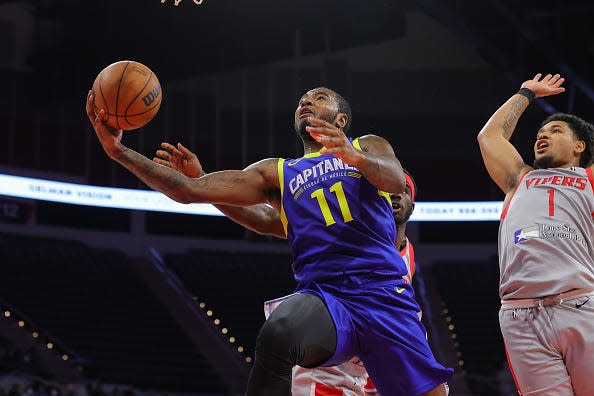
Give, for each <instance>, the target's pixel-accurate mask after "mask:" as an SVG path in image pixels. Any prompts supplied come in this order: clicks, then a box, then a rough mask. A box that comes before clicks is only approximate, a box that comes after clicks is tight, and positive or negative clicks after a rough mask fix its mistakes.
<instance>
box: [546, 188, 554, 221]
mask: <svg viewBox="0 0 594 396" xmlns="http://www.w3.org/2000/svg"><path fill="white" fill-rule="evenodd" d="M547 192H548V193H549V216H551V217H553V216H555V190H553V189H552V188H549V189H548V190H547Z"/></svg>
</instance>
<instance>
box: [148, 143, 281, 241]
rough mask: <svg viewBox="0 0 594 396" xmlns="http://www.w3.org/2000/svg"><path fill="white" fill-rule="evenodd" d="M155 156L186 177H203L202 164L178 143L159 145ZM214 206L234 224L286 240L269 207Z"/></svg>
mask: <svg viewBox="0 0 594 396" xmlns="http://www.w3.org/2000/svg"><path fill="white" fill-rule="evenodd" d="M155 155H156V156H155V158H153V161H154V162H156V163H157V164H160V165H163V166H167V167H169V168H171V169H174V170H176V171H178V172H181V173H183V174H184V175H186V176H188V177H192V178H196V177H200V176H204V175H205V172H204V169H203V168H202V164H201V163H200V160H199V159H198V157H197V156H196V154H194V153H193V152H192V151H190V150H188V149H187V148H186V147H185V146H183V145H182V144H181V143H178V144H177V146H173V145H172V144H169V143H161V150H157V152H156V154H155ZM215 206H216V207H217V209H219V210H220V211H221V212H223V214H225V216H227V217H228V218H230V219H231V220H233V221H234V222H236V223H238V224H240V225H242V226H244V227H245V228H248V229H250V230H252V231H254V232H257V233H258V234H262V235H274V236H276V237H279V238H286V236H285V231H284V228H283V225H282V223H281V220H280V216H279V213H278V210H276V209H275V208H274V207H272V206H270V205H267V204H258V205H252V206H245V207H239V206H231V205H215Z"/></svg>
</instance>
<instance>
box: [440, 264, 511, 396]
mask: <svg viewBox="0 0 594 396" xmlns="http://www.w3.org/2000/svg"><path fill="white" fill-rule="evenodd" d="M433 271H434V275H435V277H436V279H437V282H438V287H439V292H440V294H441V298H442V304H443V306H442V308H443V314H444V316H445V317H446V320H448V322H449V323H450V325H453V327H450V329H451V331H452V336H453V337H455V341H456V343H457V344H456V345H458V351H459V357H460V360H461V361H462V362H463V369H464V370H465V371H466V373H467V374H468V376H467V378H468V379H469V381H468V382H469V384H468V385H469V387H470V388H471V389H472V390H473V391H475V392H478V393H479V394H481V395H491V394H493V395H498V394H499V393H498V392H497V389H496V388H497V384H496V378H495V375H496V373H497V371H499V370H501V369H502V367H503V364H504V362H505V350H504V346H503V340H502V338H501V332H500V329H499V321H498V313H499V307H500V301H499V293H498V284H499V266H498V264H497V258H496V257H495V258H492V259H490V260H485V261H480V262H474V261H473V262H447V261H446V262H436V263H435V264H434V265H433ZM488 389H491V390H490V391H489V390H488Z"/></svg>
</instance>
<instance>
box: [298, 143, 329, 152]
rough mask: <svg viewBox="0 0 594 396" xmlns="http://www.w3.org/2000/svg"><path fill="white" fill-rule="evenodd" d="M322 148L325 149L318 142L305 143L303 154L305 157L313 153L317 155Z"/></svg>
mask: <svg viewBox="0 0 594 396" xmlns="http://www.w3.org/2000/svg"><path fill="white" fill-rule="evenodd" d="M322 148H324V146H323V145H321V144H320V143H318V142H303V154H304V155H305V154H311V153H317V152H319V151H320V150H321V149H322Z"/></svg>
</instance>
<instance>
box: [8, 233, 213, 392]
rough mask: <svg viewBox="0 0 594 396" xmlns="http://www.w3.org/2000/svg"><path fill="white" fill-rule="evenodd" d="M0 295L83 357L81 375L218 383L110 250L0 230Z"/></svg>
mask: <svg viewBox="0 0 594 396" xmlns="http://www.w3.org/2000/svg"><path fill="white" fill-rule="evenodd" d="M0 262H1V263H2V266H0V297H2V299H3V300H5V301H7V302H9V303H10V304H12V305H13V306H14V307H17V308H18V309H19V310H20V311H21V312H23V313H25V314H26V315H27V316H28V317H30V318H31V320H32V321H34V322H35V323H34V324H30V323H27V326H34V327H35V328H34V329H32V330H36V331H39V333H40V340H41V339H43V338H44V337H45V334H46V333H44V332H47V333H49V334H51V336H52V337H56V338H57V339H59V340H60V341H61V343H62V344H64V345H65V346H67V347H68V348H70V349H71V350H72V351H73V352H75V353H76V354H77V355H78V356H80V357H81V358H82V359H84V362H83V363H82V365H83V368H84V369H85V374H86V375H87V376H88V377H90V378H96V379H99V380H102V381H104V382H109V383H123V384H131V385H135V386H137V387H142V388H152V389H166V390H169V391H186V392H187V391H192V392H223V391H225V388H224V385H223V384H222V382H221V381H220V379H219V378H218V377H217V375H216V373H215V372H213V370H212V368H211V367H210V366H209V364H208V363H207V362H206V361H205V359H204V358H203V357H202V356H201V355H200V354H199V353H198V352H197V351H196V350H195V347H194V346H193V345H192V343H191V342H190V341H189V340H188V338H187V337H186V336H185V335H184V334H183V333H182V331H181V330H180V329H179V327H178V326H177V324H176V323H175V322H174V321H173V319H172V317H171V316H170V315H169V313H168V312H167V311H166V310H165V308H164V307H163V306H162V305H161V303H160V302H159V301H158V300H157V299H156V298H155V296H154V295H152V294H151V292H150V290H149V289H148V288H147V287H146V286H145V285H144V284H143V283H142V281H141V279H140V278H139V276H138V275H137V274H136V273H135V270H134V268H133V266H132V264H131V263H130V262H129V260H128V259H127V258H126V257H125V256H124V255H123V253H120V252H117V251H115V250H98V249H91V248H89V247H87V246H85V245H83V244H81V243H78V242H67V241H60V240H54V239H41V238H29V237H21V236H11V235H0Z"/></svg>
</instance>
